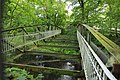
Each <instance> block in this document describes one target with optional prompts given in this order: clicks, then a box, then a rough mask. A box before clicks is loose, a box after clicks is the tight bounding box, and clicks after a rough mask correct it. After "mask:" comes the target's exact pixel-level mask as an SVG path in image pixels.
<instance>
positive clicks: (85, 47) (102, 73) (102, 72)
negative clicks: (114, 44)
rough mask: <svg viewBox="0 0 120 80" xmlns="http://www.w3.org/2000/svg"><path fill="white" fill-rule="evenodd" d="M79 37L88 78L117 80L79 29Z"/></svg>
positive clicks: (88, 79) (89, 79)
mask: <svg viewBox="0 0 120 80" xmlns="http://www.w3.org/2000/svg"><path fill="white" fill-rule="evenodd" d="M77 38H78V42H79V47H80V52H81V57H82V61H83V68H84V72H85V77H86V80H107V79H109V80H117V79H116V78H115V77H114V76H113V75H112V73H111V72H110V71H109V70H108V69H107V67H106V66H105V65H104V63H103V62H102V61H101V60H100V58H99V57H98V56H97V55H96V53H95V52H94V51H93V49H92V48H91V47H90V46H89V44H88V43H87V41H86V40H85V39H84V38H83V36H82V35H81V34H80V32H79V31H77Z"/></svg>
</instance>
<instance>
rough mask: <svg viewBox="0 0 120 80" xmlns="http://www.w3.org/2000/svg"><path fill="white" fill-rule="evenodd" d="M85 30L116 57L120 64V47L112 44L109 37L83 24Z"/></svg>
mask: <svg viewBox="0 0 120 80" xmlns="http://www.w3.org/2000/svg"><path fill="white" fill-rule="evenodd" d="M82 26H83V27H84V28H86V29H87V30H88V31H89V32H90V33H91V34H92V35H93V36H94V37H95V38H96V39H97V40H98V41H99V42H100V43H101V44H102V45H103V46H104V47H105V48H106V49H107V50H108V52H109V53H110V54H111V55H112V57H114V59H115V61H116V62H118V63H120V61H119V59H118V58H117V56H118V55H119V54H120V47H119V46H118V45H117V44H115V43H114V42H112V41H111V40H110V39H108V38H107V37H105V36H103V35H102V34H101V33H99V32H98V31H96V30H95V29H93V28H92V27H90V26H88V25H86V24H82Z"/></svg>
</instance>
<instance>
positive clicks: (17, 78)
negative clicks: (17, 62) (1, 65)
mask: <svg viewBox="0 0 120 80" xmlns="http://www.w3.org/2000/svg"><path fill="white" fill-rule="evenodd" d="M6 74H7V77H8V78H9V79H10V78H12V80H42V78H43V76H42V74H38V76H37V77H35V78H34V76H33V75H30V73H29V72H27V71H26V70H24V69H19V68H14V67H13V68H6Z"/></svg>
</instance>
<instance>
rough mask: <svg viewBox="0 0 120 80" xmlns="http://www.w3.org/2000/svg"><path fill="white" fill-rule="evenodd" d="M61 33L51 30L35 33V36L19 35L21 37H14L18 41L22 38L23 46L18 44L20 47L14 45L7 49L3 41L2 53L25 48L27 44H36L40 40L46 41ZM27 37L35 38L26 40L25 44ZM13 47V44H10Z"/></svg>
mask: <svg viewBox="0 0 120 80" xmlns="http://www.w3.org/2000/svg"><path fill="white" fill-rule="evenodd" d="M60 33H61V30H52V31H46V32H39V33H35V34H31V35H21V36H16V37H17V38H19V39H20V40H22V38H23V37H24V42H23V44H20V45H16V46H15V45H14V47H9V46H8V44H6V43H5V42H4V41H3V44H4V45H5V46H4V47H5V48H4V49H3V52H6V51H10V50H14V49H16V48H20V47H23V46H26V45H29V44H32V43H34V42H37V41H40V40H43V39H46V38H49V37H52V36H55V35H57V34H60ZM40 34H41V35H40ZM28 36H31V38H32V37H35V38H34V40H28V42H27V40H26V39H27V37H28ZM5 40H7V41H8V40H10V38H9V37H8V38H5ZM8 42H9V41H8ZM10 44H11V42H10ZM12 45H13V44H12Z"/></svg>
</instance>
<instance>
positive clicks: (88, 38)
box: [87, 31, 91, 44]
mask: <svg viewBox="0 0 120 80" xmlns="http://www.w3.org/2000/svg"><path fill="white" fill-rule="evenodd" d="M87 42H88V43H89V44H90V42H91V35H90V32H89V31H87Z"/></svg>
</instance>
